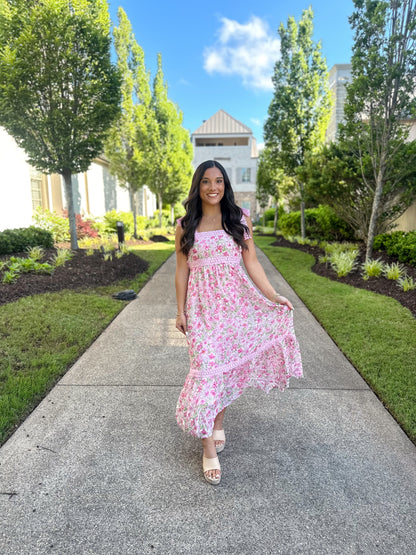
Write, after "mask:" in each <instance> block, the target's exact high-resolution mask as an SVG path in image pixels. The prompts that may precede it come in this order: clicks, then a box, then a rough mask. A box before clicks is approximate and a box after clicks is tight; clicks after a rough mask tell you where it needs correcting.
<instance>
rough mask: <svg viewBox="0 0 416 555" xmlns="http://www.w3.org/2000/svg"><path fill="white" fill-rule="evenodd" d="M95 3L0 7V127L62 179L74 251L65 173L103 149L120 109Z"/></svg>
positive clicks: (102, 12) (98, 0) (102, 8)
mask: <svg viewBox="0 0 416 555" xmlns="http://www.w3.org/2000/svg"><path fill="white" fill-rule="evenodd" d="M110 44H111V39H110V18H109V14H108V6H107V3H106V2H103V1H102V0H85V1H82V2H67V1H66V0H43V1H42V2H24V3H23V2H1V3H0V125H2V126H3V127H5V129H6V130H7V132H8V133H9V134H10V135H11V136H13V137H14V138H15V140H16V141H17V143H18V145H19V146H20V147H22V148H23V149H24V150H25V152H26V154H27V156H28V160H29V162H30V164H31V165H32V166H34V167H36V168H37V169H39V170H42V171H44V172H46V173H59V174H61V175H62V176H63V177H64V180H65V190H66V196H67V199H68V211H69V220H70V230H71V231H70V233H71V246H72V248H77V235H76V227H75V214H74V205H73V192H72V181H71V176H72V174H73V173H80V172H84V171H86V170H87V169H88V167H89V166H90V164H91V161H92V160H93V159H94V158H95V157H96V156H97V155H99V154H100V153H101V152H102V150H103V141H104V138H105V134H106V132H107V130H108V127H109V125H110V123H111V122H112V121H113V120H114V118H115V117H116V116H117V114H118V112H119V98H120V97H119V88H120V79H119V74H118V71H117V69H116V68H115V66H113V64H112V62H111V56H110Z"/></svg>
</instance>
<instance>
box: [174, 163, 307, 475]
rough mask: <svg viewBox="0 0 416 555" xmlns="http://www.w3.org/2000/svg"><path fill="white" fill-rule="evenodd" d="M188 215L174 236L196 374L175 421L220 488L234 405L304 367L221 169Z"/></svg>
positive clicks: (202, 173) (209, 174)
mask: <svg viewBox="0 0 416 555" xmlns="http://www.w3.org/2000/svg"><path fill="white" fill-rule="evenodd" d="M185 208H186V214H185V216H184V217H183V218H181V219H180V220H179V221H178V227H177V230H176V261H177V265H176V276H175V284H176V297H177V304H178V313H177V317H176V328H177V329H178V330H179V331H180V332H182V333H183V334H185V335H186V336H187V340H188V347H189V357H190V363H191V365H190V366H191V368H190V372H189V374H188V376H187V378H186V380H185V384H184V387H183V389H182V392H181V394H180V396H179V400H178V403H177V407H176V419H177V422H178V424H179V426H180V427H181V428H182V429H183V430H184V431H185V432H188V433H190V434H192V435H194V436H196V437H199V438H201V439H202V446H203V451H204V454H203V471H204V478H205V480H206V481H207V482H209V483H210V484H218V483H219V482H220V479H221V467H220V463H219V460H218V457H217V453H220V452H221V451H222V450H223V449H224V447H225V433H224V430H223V421H224V416H225V410H226V408H227V407H228V405H230V404H231V403H232V401H234V400H235V399H237V398H238V397H239V396H240V395H241V394H242V393H243V392H244V390H245V389H246V388H247V387H256V388H259V389H263V390H264V391H266V392H269V391H270V390H271V389H273V388H278V389H280V390H284V389H285V388H286V387H287V386H288V384H289V378H290V377H291V376H294V377H301V376H302V364H301V359H300V353H299V347H298V344H297V341H296V337H295V335H294V330H293V313H292V309H293V306H292V304H291V302H290V301H288V299H286V298H285V297H283V296H281V295H279V294H278V293H276V291H275V290H274V288H273V287H272V285H271V284H270V282H269V280H268V279H267V277H266V274H265V273H264V270H263V268H262V266H261V265H260V263H259V262H258V260H257V256H256V251H255V247H254V243H253V239H252V225H251V220H250V218H249V213H248V211H246V210H242V209H241V208H240V207H239V206H237V205H236V203H235V201H234V193H233V190H232V188H231V183H230V180H229V178H228V175H227V173H226V171H225V169H224V168H223V167H222V165H221V164H219V162H216V161H213V160H208V161H206V162H203V163H202V164H200V165H199V166H198V168H197V169H196V171H195V173H194V176H193V179H192V185H191V189H190V192H189V196H188V199H187V201H186V202H185ZM241 259H242V260H243V262H244V265H245V268H246V270H247V273H248V275H249V276H250V278H251V280H252V281H250V280H249V279H248V277H247V275H246V273H245V272H244V270H243V268H242V266H241V264H240V262H241ZM253 283H254V285H255V286H256V287H257V288H256V287H254V285H253Z"/></svg>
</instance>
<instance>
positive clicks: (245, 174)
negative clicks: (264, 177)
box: [241, 168, 251, 183]
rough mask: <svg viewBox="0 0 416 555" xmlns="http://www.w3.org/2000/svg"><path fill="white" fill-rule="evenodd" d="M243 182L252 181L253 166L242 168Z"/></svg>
mask: <svg viewBox="0 0 416 555" xmlns="http://www.w3.org/2000/svg"><path fill="white" fill-rule="evenodd" d="M241 182H242V183H250V182H251V168H241Z"/></svg>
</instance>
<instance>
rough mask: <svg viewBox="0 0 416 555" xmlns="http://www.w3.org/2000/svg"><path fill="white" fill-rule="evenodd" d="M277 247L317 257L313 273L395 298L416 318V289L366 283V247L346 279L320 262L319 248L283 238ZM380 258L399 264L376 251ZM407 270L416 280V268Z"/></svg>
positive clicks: (381, 282)
mask: <svg viewBox="0 0 416 555" xmlns="http://www.w3.org/2000/svg"><path fill="white" fill-rule="evenodd" d="M272 245H273V246H275V247H288V248H290V249H298V250H301V251H303V252H306V253H308V254H311V255H312V256H314V257H315V264H314V266H313V267H312V271H313V272H315V274H318V275H319V276H323V277H326V278H329V279H331V280H333V281H338V282H340V283H346V284H348V285H352V286H353V287H358V288H359V289H367V291H373V292H374V293H379V294H380V295H386V296H388V297H393V299H396V300H397V301H399V303H401V304H402V305H403V306H404V307H406V308H408V309H409V310H410V312H411V313H412V314H413V316H415V317H416V289H413V290H412V291H406V292H405V291H402V290H401V289H400V288H399V286H398V285H397V282H396V281H394V280H391V279H387V278H385V277H379V278H374V277H373V278H369V279H368V280H367V281H365V280H364V279H363V277H362V270H361V265H362V264H363V263H364V261H365V247H364V246H361V247H360V254H359V261H358V265H357V268H356V269H355V270H354V271H352V272H351V273H350V274H348V275H347V276H345V277H342V278H339V277H338V276H337V274H336V272H335V271H334V270H333V269H332V268H331V266H330V265H327V264H323V263H320V262H318V259H319V257H320V256H321V255H322V254H324V251H323V250H322V249H320V248H319V247H312V246H310V245H299V244H298V243H291V242H290V241H287V240H286V239H284V238H283V237H277V239H276V241H275V242H274V243H272ZM376 258H380V259H381V260H382V261H383V262H384V263H386V264H392V263H393V262H397V258H395V257H392V256H389V255H388V254H386V253H385V252H383V251H376V252H374V253H373V259H376ZM401 265H402V266H403V267H404V268H405V269H406V273H407V275H408V276H409V277H412V278H413V279H414V280H416V268H414V267H413V266H410V265H406V264H401Z"/></svg>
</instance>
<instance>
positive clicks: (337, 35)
mask: <svg viewBox="0 0 416 555" xmlns="http://www.w3.org/2000/svg"><path fill="white" fill-rule="evenodd" d="M309 5H310V2H307V1H300V0H291V1H290V2H289V1H288V0H286V1H283V0H258V1H257V2H256V1H255V0H251V1H250V2H249V1H248V0H238V1H237V0H233V1H227V0H222V1H218V0H212V1H211V2H198V1H195V0H194V1H192V2H191V1H188V0H186V1H177V2H175V1H172V0H171V1H166V0H158V1H157V0H156V1H153V2H149V0H146V1H145V2H140V1H137V0H120V1H119V2H110V14H111V18H112V20H113V22H114V23H116V22H117V9H118V7H119V6H121V7H122V8H123V9H124V11H125V12H126V14H127V16H128V18H129V19H130V21H131V23H132V26H133V31H134V34H135V37H136V40H137V42H138V43H139V44H140V46H141V47H142V48H143V50H144V53H145V59H146V66H147V68H148V69H150V71H151V73H152V78H153V75H154V72H155V67H156V57H157V53H158V52H161V53H162V60H163V69H164V75H165V79H166V81H167V83H168V86H169V97H170V98H171V99H172V100H173V101H174V102H176V103H177V104H178V106H179V108H180V109H181V110H182V112H183V114H184V127H186V128H187V129H189V130H190V131H191V132H193V131H195V129H196V128H197V127H199V125H201V123H202V121H203V120H205V119H208V118H209V117H211V116H212V115H213V114H214V113H215V112H216V111H217V110H219V109H220V108H222V109H224V110H225V111H226V112H228V113H229V114H231V115H232V116H233V117H235V118H237V119H238V120H240V121H242V122H243V123H244V124H245V125H247V126H249V127H250V128H251V129H252V130H253V133H254V136H255V137H256V138H257V141H258V142H262V140H263V136H262V131H263V123H264V120H265V118H266V117H267V109H268V106H269V104H270V100H271V98H272V95H273V90H272V87H271V81H270V76H271V74H272V72H273V66H274V62H275V61H276V59H277V57H278V55H279V36H278V33H277V29H278V27H279V25H280V22H283V23H284V24H286V21H287V18H288V17H289V16H291V15H293V16H294V17H295V18H296V20H299V18H300V17H301V14H302V10H304V9H306V8H307V7H308V6H309ZM311 5H312V8H313V10H314V14H315V17H314V39H315V40H316V41H318V40H321V41H322V51H323V55H324V56H325V57H326V60H327V64H328V68H331V67H332V66H333V65H334V64H336V63H348V62H349V61H350V57H351V46H352V31H351V29H350V26H349V23H348V17H349V16H350V15H351V13H352V11H353V1H352V0H315V2H313V3H312V4H311Z"/></svg>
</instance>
